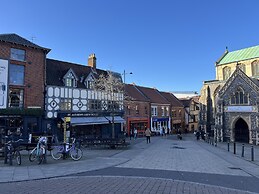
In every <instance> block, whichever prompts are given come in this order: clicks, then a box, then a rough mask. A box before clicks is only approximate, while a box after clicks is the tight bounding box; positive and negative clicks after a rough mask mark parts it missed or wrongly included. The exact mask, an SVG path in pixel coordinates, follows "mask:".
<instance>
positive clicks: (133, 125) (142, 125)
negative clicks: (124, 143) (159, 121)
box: [127, 117, 150, 137]
mask: <svg viewBox="0 0 259 194" xmlns="http://www.w3.org/2000/svg"><path fill="white" fill-rule="evenodd" d="M147 128H150V125H149V118H147V117H144V118H139V117H135V118H128V119H127V135H128V136H130V134H131V133H133V130H134V129H137V132H138V137H143V136H144V135H145V130H146V129H147ZM131 131H132V132H131Z"/></svg>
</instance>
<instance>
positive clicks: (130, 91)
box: [125, 84, 150, 102]
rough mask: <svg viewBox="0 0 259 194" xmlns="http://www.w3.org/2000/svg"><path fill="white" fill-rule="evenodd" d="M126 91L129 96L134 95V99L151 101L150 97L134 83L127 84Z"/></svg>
mask: <svg viewBox="0 0 259 194" xmlns="http://www.w3.org/2000/svg"><path fill="white" fill-rule="evenodd" d="M125 92H126V94H127V95H128V96H130V97H132V98H133V99H132V100H134V101H141V102H149V101H150V100H149V98H147V97H146V96H145V95H144V94H143V93H142V92H140V91H139V90H138V89H137V88H136V87H135V86H134V85H132V84H125Z"/></svg>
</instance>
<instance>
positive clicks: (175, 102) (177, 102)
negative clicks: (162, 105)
mask: <svg viewBox="0 0 259 194" xmlns="http://www.w3.org/2000/svg"><path fill="white" fill-rule="evenodd" d="M160 93H161V94H162V95H163V96H164V97H165V98H166V99H167V100H168V101H169V102H170V103H171V105H172V106H173V107H183V104H182V103H181V101H180V100H179V99H178V98H176V97H175V95H173V94H172V93H169V92H160Z"/></svg>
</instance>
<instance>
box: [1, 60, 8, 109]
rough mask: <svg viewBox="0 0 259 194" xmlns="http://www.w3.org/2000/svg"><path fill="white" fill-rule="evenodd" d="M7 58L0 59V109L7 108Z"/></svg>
mask: <svg viewBox="0 0 259 194" xmlns="http://www.w3.org/2000/svg"><path fill="white" fill-rule="evenodd" d="M7 92H8V60H4V59H0V109H6V108H7Z"/></svg>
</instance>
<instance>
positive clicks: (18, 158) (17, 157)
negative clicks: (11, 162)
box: [14, 150, 22, 165]
mask: <svg viewBox="0 0 259 194" xmlns="http://www.w3.org/2000/svg"><path fill="white" fill-rule="evenodd" d="M14 158H15V159H16V162H17V164H18V165H21V164H22V158H21V154H20V152H19V151H18V150H15V152H14Z"/></svg>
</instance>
